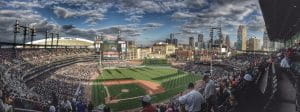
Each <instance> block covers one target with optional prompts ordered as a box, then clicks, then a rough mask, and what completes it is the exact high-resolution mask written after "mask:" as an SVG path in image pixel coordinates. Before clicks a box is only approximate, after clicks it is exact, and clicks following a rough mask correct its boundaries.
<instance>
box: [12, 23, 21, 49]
mask: <svg viewBox="0 0 300 112" xmlns="http://www.w3.org/2000/svg"><path fill="white" fill-rule="evenodd" d="M17 33H20V24H19V21H18V20H16V24H15V25H14V46H13V48H16V45H17V43H16V42H17Z"/></svg>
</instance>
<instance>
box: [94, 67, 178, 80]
mask: <svg viewBox="0 0 300 112" xmlns="http://www.w3.org/2000/svg"><path fill="white" fill-rule="evenodd" d="M178 73H179V74H183V73H180V72H178V71H177V69H174V68H166V67H165V68H156V67H140V68H119V69H106V70H104V71H103V74H102V75H101V76H100V77H99V78H98V80H97V81H99V82H101V81H105V80H114V79H139V80H148V81H155V82H158V83H160V82H161V81H160V80H161V79H163V78H164V77H168V76H170V75H172V76H175V75H178Z"/></svg>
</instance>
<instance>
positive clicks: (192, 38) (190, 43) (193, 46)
mask: <svg viewBox="0 0 300 112" xmlns="http://www.w3.org/2000/svg"><path fill="white" fill-rule="evenodd" d="M189 46H190V47H191V48H192V49H193V48H195V39H194V37H189Z"/></svg>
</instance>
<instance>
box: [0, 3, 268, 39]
mask: <svg viewBox="0 0 300 112" xmlns="http://www.w3.org/2000/svg"><path fill="white" fill-rule="evenodd" d="M16 20H19V21H20V23H21V25H29V26H34V27H36V29H37V31H38V35H37V37H36V39H41V38H44V36H43V35H44V32H45V31H46V30H48V31H50V32H59V33H60V34H61V36H67V37H81V38H86V39H89V40H93V39H94V38H95V36H96V35H100V34H111V35H115V34H117V32H118V31H121V35H122V37H123V38H126V39H130V40H135V41H136V42H137V43H139V44H146V45H147V44H148V45H149V44H151V43H153V42H155V41H158V40H163V39H165V38H167V37H169V35H170V33H175V37H176V38H178V39H179V40H180V42H181V43H184V42H187V40H188V39H187V37H189V36H196V35H197V34H198V33H204V36H205V38H208V36H209V28H210V27H211V26H218V25H221V26H222V28H223V33H224V34H228V35H230V38H231V40H232V41H236V32H237V27H238V25H240V24H243V25H246V26H247V27H248V32H249V33H248V36H253V35H255V36H257V37H262V32H263V29H264V21H263V18H262V14H261V11H260V8H259V6H258V2H257V0H4V1H3V0H1V1H0V40H1V41H4V42H11V41H12V40H13V35H12V34H13V25H14V22H15V21H16ZM21 39H22V37H21V34H20V35H19V36H18V41H20V42H21Z"/></svg>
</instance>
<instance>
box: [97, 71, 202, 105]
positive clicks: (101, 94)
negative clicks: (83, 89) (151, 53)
mask: <svg viewBox="0 0 300 112" xmlns="http://www.w3.org/2000/svg"><path fill="white" fill-rule="evenodd" d="M119 79H138V80H148V81H153V82H156V83H160V84H161V86H162V87H164V88H165V90H166V92H164V93H160V94H155V95H152V102H153V103H157V102H161V101H164V100H167V99H169V98H170V97H172V96H174V95H176V94H179V93H180V92H182V91H183V90H185V89H186V88H187V84H188V83H190V82H195V81H197V80H200V79H201V77H200V76H199V75H190V74H185V73H184V72H181V71H178V70H177V69H174V68H170V67H148V66H147V67H138V68H120V69H107V70H104V72H103V74H102V75H100V76H99V77H98V78H97V80H95V81H94V82H95V83H97V82H102V81H105V80H119ZM137 86H138V85H131V84H129V85H128V84H124V85H115V86H110V87H108V90H109V93H110V94H111V95H118V94H120V91H121V89H122V88H127V89H130V90H135V89H136V92H135V93H132V92H134V91H129V92H128V94H124V95H123V94H122V95H119V96H118V97H117V98H130V97H134V96H141V95H144V94H146V93H145V91H142V90H141V89H143V88H139V87H137ZM105 97H106V93H105V89H104V87H103V86H102V85H93V89H92V99H93V103H94V104H95V105H99V104H102V103H104V98H105ZM140 103H141V102H140V99H139V98H136V99H129V100H122V101H120V102H118V103H116V104H110V105H109V106H110V107H111V109H112V110H114V111H120V110H126V109H132V108H137V107H141V105H140Z"/></svg>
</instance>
